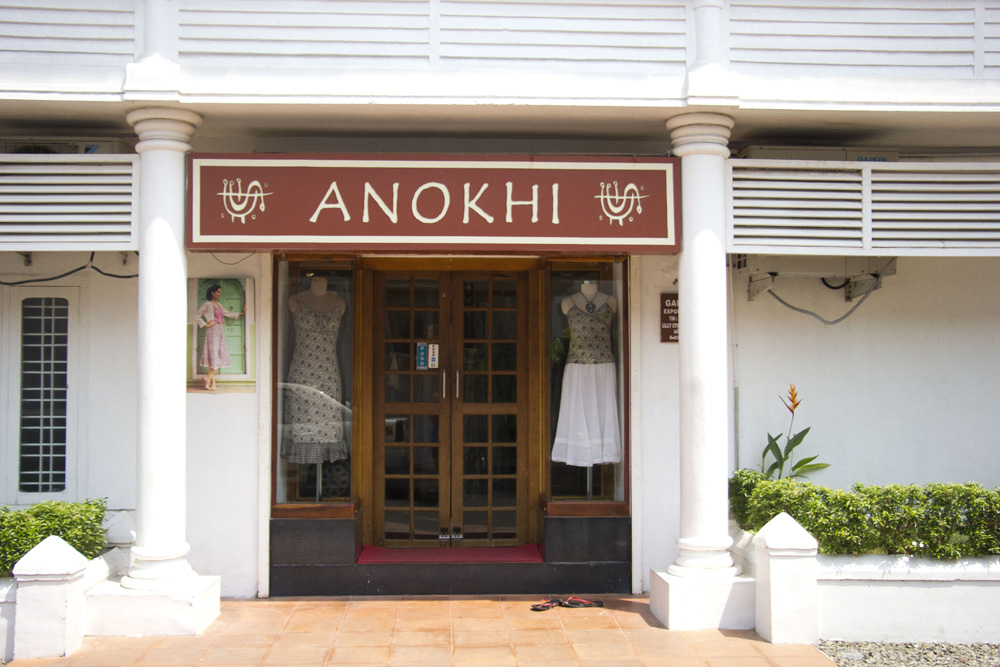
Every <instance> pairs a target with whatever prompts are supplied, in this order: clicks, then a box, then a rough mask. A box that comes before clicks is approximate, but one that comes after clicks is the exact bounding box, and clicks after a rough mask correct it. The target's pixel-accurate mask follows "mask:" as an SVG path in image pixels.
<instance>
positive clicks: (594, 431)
mask: <svg viewBox="0 0 1000 667" xmlns="http://www.w3.org/2000/svg"><path fill="white" fill-rule="evenodd" d="M566 318H567V319H568V320H569V329H570V339H569V354H568V355H567V357H566V369H565V371H564V373H563V386H562V399H561V401H560V403H559V421H558V422H557V424H556V437H555V442H554V443H553V446H552V460H553V461H556V462H559V463H566V464H569V465H571V466H583V467H589V466H593V465H598V464H601V463H618V462H619V461H621V458H622V453H621V449H622V445H621V435H620V433H619V428H618V392H617V390H616V384H617V371H616V369H615V357H614V353H613V352H612V350H611V326H612V323H613V322H614V311H612V310H611V308H609V307H608V304H607V302H605V303H604V304H602V305H601V306H600V307H599V308H597V309H596V311H595V312H593V313H588V312H586V311H584V310H581V309H580V308H579V307H578V306H577V305H576V304H575V303H574V304H573V306H572V307H571V308H570V309H569V312H567V313H566Z"/></svg>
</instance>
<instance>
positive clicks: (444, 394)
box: [441, 371, 448, 400]
mask: <svg viewBox="0 0 1000 667" xmlns="http://www.w3.org/2000/svg"><path fill="white" fill-rule="evenodd" d="M441 398H442V400H443V399H447V398H448V371H441Z"/></svg>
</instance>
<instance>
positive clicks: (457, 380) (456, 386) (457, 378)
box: [455, 368, 462, 398]
mask: <svg viewBox="0 0 1000 667" xmlns="http://www.w3.org/2000/svg"><path fill="white" fill-rule="evenodd" d="M459 373H461V371H460V370H458V369H457V368H456V369H455V398H458V397H459V396H460V395H461V394H462V391H461V389H460V387H461V385H459V377H458V374H459Z"/></svg>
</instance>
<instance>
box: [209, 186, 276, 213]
mask: <svg viewBox="0 0 1000 667" xmlns="http://www.w3.org/2000/svg"><path fill="white" fill-rule="evenodd" d="M270 194H272V193H270V192H264V187H263V186H262V185H261V184H260V181H251V182H250V185H248V186H247V189H246V191H244V190H243V179H242V178H237V179H236V180H235V181H231V180H229V179H226V178H224V179H222V192H220V193H218V195H219V196H220V197H222V203H223V204H224V205H225V207H226V213H228V214H229V218H230V221H231V222H236V219H237V218H239V221H240V224H243V225H245V224H247V216H250V219H251V220H254V219H255V218H256V217H257V216H256V215H255V213H254V212H255V211H256V210H257V209H260V210H261V211H264V197H267V196H268V195H270Z"/></svg>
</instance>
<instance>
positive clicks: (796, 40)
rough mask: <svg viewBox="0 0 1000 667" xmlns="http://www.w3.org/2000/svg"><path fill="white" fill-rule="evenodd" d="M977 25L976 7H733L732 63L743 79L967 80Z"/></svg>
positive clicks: (833, 3)
mask: <svg viewBox="0 0 1000 667" xmlns="http://www.w3.org/2000/svg"><path fill="white" fill-rule="evenodd" d="M980 19H981V17H980V18H979V19H977V14H976V0H956V1H955V2H949V3H932V2H907V1H905V0H877V1H871V2H869V1H865V0H853V1H850V2H848V1H845V0H840V1H837V0H817V1H816V2H809V3H805V2H799V1H795V0H787V1H785V0H761V1H758V0H733V2H732V5H731V9H730V29H731V35H730V60H731V63H732V68H733V69H734V70H736V71H739V72H742V73H747V74H774V75H782V76H794V75H797V74H806V73H808V74H810V75H813V76H815V75H816V74H817V73H819V74H821V75H825V76H877V77H880V78H885V77H889V78H891V77H915V78H937V77H972V76H975V75H976V69H975V68H976V61H977V53H976V51H977V48H980V47H979V46H977V42H976V39H977V29H978V30H979V31H980V32H981V31H982V25H979V26H978V27H977V20H980ZM980 57H981V54H980ZM817 67H818V68H822V70H821V71H820V72H817V71H815V70H813V71H809V68H817Z"/></svg>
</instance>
